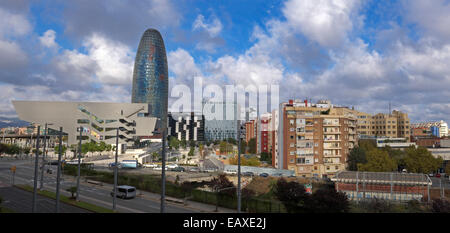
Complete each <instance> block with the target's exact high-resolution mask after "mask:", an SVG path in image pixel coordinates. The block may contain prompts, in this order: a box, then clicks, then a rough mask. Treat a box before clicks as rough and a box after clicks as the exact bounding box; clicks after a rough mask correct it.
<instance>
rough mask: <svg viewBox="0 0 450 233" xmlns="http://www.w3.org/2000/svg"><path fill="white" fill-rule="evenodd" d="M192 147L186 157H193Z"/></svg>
mask: <svg viewBox="0 0 450 233" xmlns="http://www.w3.org/2000/svg"><path fill="white" fill-rule="evenodd" d="M194 150H195V149H194V147H191V149H190V150H189V153H188V156H194Z"/></svg>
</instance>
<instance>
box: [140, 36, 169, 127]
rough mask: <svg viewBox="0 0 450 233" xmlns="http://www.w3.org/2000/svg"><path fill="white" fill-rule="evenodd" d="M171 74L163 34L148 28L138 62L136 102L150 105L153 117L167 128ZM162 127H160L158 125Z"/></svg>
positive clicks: (143, 37)
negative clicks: (169, 73)
mask: <svg viewBox="0 0 450 233" xmlns="http://www.w3.org/2000/svg"><path fill="white" fill-rule="evenodd" d="M168 91H169V75H168V66H167V57H166V50H165V47H164V41H163V38H162V36H161V34H160V33H159V32H158V31H157V30H155V29H148V30H146V31H145V32H144V34H143V35H142V38H141V41H140V42H139V47H138V50H137V53H136V59H135V61H134V71H133V89H132V97H131V98H132V99H131V102H132V103H148V105H149V107H148V108H149V114H150V116H151V117H156V118H159V119H161V124H162V125H164V126H167V104H168ZM158 127H159V126H158Z"/></svg>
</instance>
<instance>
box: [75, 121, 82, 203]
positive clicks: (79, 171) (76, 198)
mask: <svg viewBox="0 0 450 233" xmlns="http://www.w3.org/2000/svg"><path fill="white" fill-rule="evenodd" d="M82 133H83V127H80V140H79V143H78V176H77V195H76V197H75V200H76V201H80V199H79V196H80V195H79V194H80V175H81V168H80V167H81V166H80V160H81V137H82V136H83V134H82Z"/></svg>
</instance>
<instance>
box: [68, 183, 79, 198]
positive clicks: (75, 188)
mask: <svg viewBox="0 0 450 233" xmlns="http://www.w3.org/2000/svg"><path fill="white" fill-rule="evenodd" d="M66 191H67V192H70V194H71V195H72V196H71V197H70V198H72V199H74V198H75V196H74V194H75V193H76V192H77V187H76V186H72V187H70V188H68V189H66Z"/></svg>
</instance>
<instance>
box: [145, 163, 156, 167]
mask: <svg viewBox="0 0 450 233" xmlns="http://www.w3.org/2000/svg"><path fill="white" fill-rule="evenodd" d="M142 166H143V167H147V168H155V167H157V166H158V165H156V164H152V163H146V164H144V165H142Z"/></svg>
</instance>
